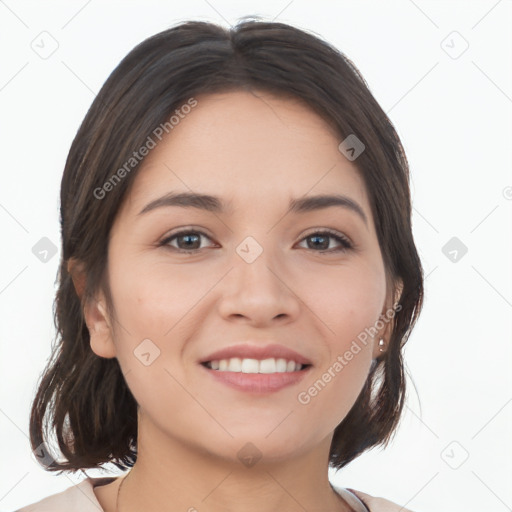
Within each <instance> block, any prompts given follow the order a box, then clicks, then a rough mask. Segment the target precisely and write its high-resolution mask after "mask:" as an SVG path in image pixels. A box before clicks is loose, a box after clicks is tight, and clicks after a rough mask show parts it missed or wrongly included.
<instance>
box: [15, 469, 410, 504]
mask: <svg viewBox="0 0 512 512" xmlns="http://www.w3.org/2000/svg"><path fill="white" fill-rule="evenodd" d="M113 480H115V478H111V477H107V478H106V477H103V478H90V477H89V478H86V479H85V480H83V481H82V482H80V483H78V484H76V485H73V486H72V487H69V488H68V489H66V490H65V491H62V492H60V493H57V494H53V495H51V496H48V497H47V498H43V499H42V500H40V501H38V502H36V503H32V504H31V505H27V506H25V507H23V508H20V509H18V510H17V511H15V512H104V510H103V508H102V507H101V505H100V503H99V501H98V499H97V498H96V494H95V493H94V487H96V486H98V485H106V484H109V483H110V482H112V481H113ZM331 486H332V487H333V489H334V490H335V491H336V492H337V493H338V494H339V495H340V496H341V497H342V498H343V499H344V500H345V502H346V503H347V504H348V505H349V506H350V507H351V508H352V509H353V510H354V512H369V511H371V512H411V511H410V510H408V509H405V508H402V507H400V506H399V505H397V504H396V503H392V502H391V501H388V500H385V499H383V498H375V497H373V496H370V495H368V494H364V493H361V492H359V491H355V492H351V491H349V490H348V489H344V488H342V487H338V486H335V485H333V484H331ZM355 493H357V495H356V494H355ZM358 496H359V497H358ZM360 498H361V499H360ZM362 500H364V502H363V501H362ZM365 503H366V505H365ZM370 507H371V509H370Z"/></svg>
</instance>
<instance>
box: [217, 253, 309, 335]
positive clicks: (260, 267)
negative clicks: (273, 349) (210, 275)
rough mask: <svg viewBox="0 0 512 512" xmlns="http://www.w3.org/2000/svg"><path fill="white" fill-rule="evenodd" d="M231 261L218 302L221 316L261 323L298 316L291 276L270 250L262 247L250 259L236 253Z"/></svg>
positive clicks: (259, 325)
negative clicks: (231, 265) (257, 253)
mask: <svg viewBox="0 0 512 512" xmlns="http://www.w3.org/2000/svg"><path fill="white" fill-rule="evenodd" d="M253 256H254V255H253ZM233 265H234V268H233V269H232V270H231V271H230V272H229V274H228V275H227V276H226V277H225V279H224V280H223V290H222V292H221V298H220V302H219V312H220V314H221V315H222V316H223V317H224V318H225V319H227V320H230V321H233V320H234V319H237V320H238V321H243V322H245V323H249V324H251V325H254V326H258V327H262V326H265V325H267V324H268V325H270V323H272V322H273V323H275V322H276V321H279V322H281V323H286V322H290V321H293V320H296V319H297V318H298V316H299V314H300V305H301V300H300V298H299V297H298V296H297V295H296V293H295V292H294V291H293V278H292V276H291V274H290V272H289V271H287V270H286V268H285V267H284V266H283V265H280V263H279V261H278V258H277V256H275V255H272V254H271V251H267V250H263V251H261V252H260V254H259V255H257V256H256V257H255V258H254V259H253V258H252V257H249V258H245V256H244V255H243V253H242V257H239V255H236V257H235V258H233Z"/></svg>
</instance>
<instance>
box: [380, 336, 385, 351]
mask: <svg viewBox="0 0 512 512" xmlns="http://www.w3.org/2000/svg"><path fill="white" fill-rule="evenodd" d="M384 345H386V342H385V341H384V339H383V338H381V339H380V340H379V347H380V349H379V351H380V352H384Z"/></svg>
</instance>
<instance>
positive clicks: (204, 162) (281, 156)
mask: <svg viewBox="0 0 512 512" xmlns="http://www.w3.org/2000/svg"><path fill="white" fill-rule="evenodd" d="M195 99H196V101H197V105H196V106H195V107H194V108H193V109H192V110H191V111H190V112H189V113H188V114H186V115H182V116H180V118H179V122H178V123H177V124H175V125H174V126H173V128H172V129H171V130H170V131H169V133H168V134H167V135H165V136H164V137H163V138H162V140H161V141H158V140H157V144H156V146H155V147H154V149H151V151H150V152H149V154H148V155H147V156H146V158H145V159H144V161H143V162H142V164H141V168H140V169H139V171H138V174H137V176H136V177H135V181H134V183H133V184H132V187H131V190H130V194H129V198H128V199H127V202H126V207H127V208H129V209H130V211H131V213H132V214H137V213H138V212H139V211H140V210H141V209H142V208H143V207H144V206H145V205H146V203H147V202H148V201H149V200H151V199H155V198H156V197H160V196H162V195H163V194H165V193H167V192H170V191H179V192H199V193H208V194H212V195H216V196H220V197H223V198H225V199H226V206H228V207H231V208H235V207H237V208H239V207H242V206H244V205H250V204H255V203H260V204H261V203H262V201H265V202H268V201H269V200H273V201H272V203H274V202H278V203H286V206H287V205H288V203H289V200H290V199H291V198H297V197H301V196H304V195H307V194H311V195H316V194H325V193H342V194H346V195H349V196H350V197H352V198H353V199H354V200H356V201H357V202H358V203H360V204H361V205H362V206H363V208H364V209H367V208H368V202H367V194H366V190H365V187H364V182H363V180H362V178H361V177H360V175H359V171H358V170H357V168H356V167H355V166H354V164H353V163H352V162H350V161H348V160H347V159H346V158H345V157H344V156H343V155H342V154H341V153H340V151H339V150H338V145H339V143H340V142H341V140H340V138H339V136H338V135H337V134H336V133H335V131H334V130H333V128H332V127H331V126H330V125H329V124H328V123H327V122H326V121H324V120H323V119H322V118H321V117H320V116H319V115H318V114H316V113H315V112H314V111H312V110H311V109H310V108H308V107H307V106H306V105H304V104H303V103H302V102H300V101H297V100H295V99H289V98H281V97H276V96H273V95H270V94H268V93H266V92H260V91H258V92H255V93H251V92H245V91H243V92H242V91H235V92H228V93H220V94H208V95H200V96H197V97H196V98H195Z"/></svg>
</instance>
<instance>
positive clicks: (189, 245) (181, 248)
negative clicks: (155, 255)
mask: <svg viewBox="0 0 512 512" xmlns="http://www.w3.org/2000/svg"><path fill="white" fill-rule="evenodd" d="M201 237H205V238H207V239H208V240H210V238H209V237H208V236H207V235H205V234H204V233H203V232H202V231H192V230H183V231H179V232H178V233H174V234H173V235H171V236H168V237H167V238H165V239H164V240H162V241H161V242H160V244H159V245H160V246H169V247H170V248H171V249H174V250H176V251H178V252H183V253H189V254H192V253H195V252H198V251H200V250H201V248H200V247H198V244H199V245H201ZM174 240H176V243H177V244H178V247H175V246H173V245H170V242H171V241H174Z"/></svg>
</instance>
